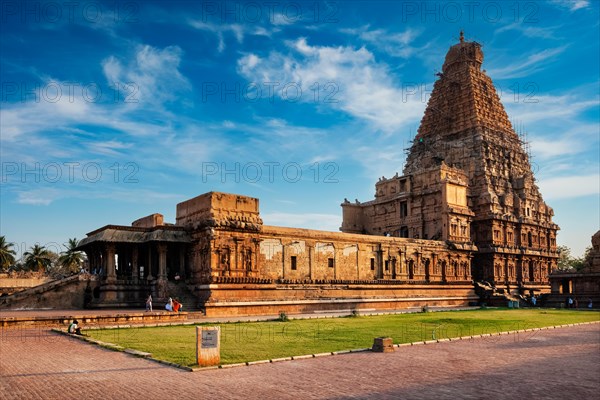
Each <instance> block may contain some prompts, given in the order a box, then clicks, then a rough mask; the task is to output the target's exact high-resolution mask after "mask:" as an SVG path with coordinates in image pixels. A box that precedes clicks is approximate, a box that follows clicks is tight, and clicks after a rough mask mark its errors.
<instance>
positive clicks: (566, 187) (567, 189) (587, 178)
mask: <svg viewBox="0 0 600 400" xmlns="http://www.w3.org/2000/svg"><path fill="white" fill-rule="evenodd" d="M539 187H540V189H541V191H542V193H543V194H544V199H545V200H553V199H566V198H574V197H582V196H590V195H600V174H588V175H571V176H561V177H555V178H546V179H542V180H540V182H539Z"/></svg>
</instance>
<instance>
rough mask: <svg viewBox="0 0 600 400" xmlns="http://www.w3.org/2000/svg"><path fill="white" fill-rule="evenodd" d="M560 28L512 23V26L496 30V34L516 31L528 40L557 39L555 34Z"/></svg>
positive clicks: (558, 26)
mask: <svg viewBox="0 0 600 400" xmlns="http://www.w3.org/2000/svg"><path fill="white" fill-rule="evenodd" d="M560 28H561V26H560V25H557V26H547V27H541V26H532V25H531V24H524V23H521V22H513V23H512V24H508V25H505V26H502V27H500V28H498V29H496V32H495V33H496V34H499V33H504V32H511V31H513V32H514V31H516V32H520V33H521V34H523V35H524V36H526V37H529V38H542V39H558V38H557V37H556V36H555V34H556V32H557V31H559V30H560Z"/></svg>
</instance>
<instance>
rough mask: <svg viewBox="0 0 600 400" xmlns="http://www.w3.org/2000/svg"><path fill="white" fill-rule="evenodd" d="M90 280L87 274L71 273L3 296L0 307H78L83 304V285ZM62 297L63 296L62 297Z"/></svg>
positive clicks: (0, 299)
mask: <svg viewBox="0 0 600 400" xmlns="http://www.w3.org/2000/svg"><path fill="white" fill-rule="evenodd" d="M90 280H91V277H90V276H88V275H85V274H83V275H82V274H77V275H71V276H69V277H67V278H63V279H57V280H54V281H50V282H46V283H44V284H42V285H38V286H34V287H32V288H29V289H25V290H22V291H20V292H17V293H13V294H11V295H9V296H2V297H0V309H2V308H4V309H11V308H39V307H45V308H53V307H56V306H62V307H63V308H64V307H66V308H77V306H83V301H84V299H83V296H84V291H83V287H84V286H85V284H86V283H87V282H88V281H90ZM82 285H84V286H82ZM60 297H63V298H62V299H60ZM71 297H74V298H71ZM55 303H56V304H55ZM79 303H81V305H79Z"/></svg>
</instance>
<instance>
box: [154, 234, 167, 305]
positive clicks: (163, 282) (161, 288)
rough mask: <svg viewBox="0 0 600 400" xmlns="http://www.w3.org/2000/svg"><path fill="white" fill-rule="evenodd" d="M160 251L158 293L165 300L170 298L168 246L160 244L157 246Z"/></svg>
mask: <svg viewBox="0 0 600 400" xmlns="http://www.w3.org/2000/svg"><path fill="white" fill-rule="evenodd" d="M156 247H157V249H158V280H157V282H156V291H157V292H158V297H159V298H161V299H165V298H166V297H167V296H168V293H167V245H166V244H164V243H158V244H157V245H156Z"/></svg>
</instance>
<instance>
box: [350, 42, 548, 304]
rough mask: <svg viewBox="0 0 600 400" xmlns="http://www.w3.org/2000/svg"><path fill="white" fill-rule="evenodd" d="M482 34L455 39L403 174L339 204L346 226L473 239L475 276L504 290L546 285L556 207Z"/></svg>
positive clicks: (457, 243)
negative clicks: (368, 197)
mask: <svg viewBox="0 0 600 400" xmlns="http://www.w3.org/2000/svg"><path fill="white" fill-rule="evenodd" d="M482 63H483V52H482V50H481V45H480V44H478V43H476V42H466V41H464V38H463V35H462V32H461V40H460V43H458V44H456V45H454V46H452V47H451V48H450V50H449V51H448V54H447V55H446V59H445V62H444V65H443V67H442V72H441V73H439V74H438V76H439V79H438V80H437V81H436V82H435V85H434V87H433V91H432V93H431V98H430V100H429V102H428V104H427V108H426V110H425V115H424V116H423V119H422V121H421V125H420V127H419V130H418V133H417V135H416V137H415V139H414V141H413V144H412V147H411V148H410V152H409V154H408V157H407V162H406V166H405V168H404V175H403V176H395V177H393V178H391V179H385V178H381V179H380V180H379V182H377V184H376V185H375V199H374V200H372V201H369V202H365V203H354V204H351V203H348V202H346V203H345V204H343V205H342V207H343V212H344V220H343V223H342V227H341V230H342V231H343V232H356V233H366V234H371V235H378V234H383V233H386V234H390V235H392V236H398V237H408V238H421V239H429V240H442V241H445V242H446V243H451V244H452V246H454V247H457V248H460V247H461V246H468V245H470V244H474V245H475V246H476V247H477V251H476V252H475V253H474V258H473V263H472V273H473V278H474V279H475V280H477V281H483V282H486V283H488V284H490V285H491V286H490V287H492V288H501V289H502V290H504V291H506V292H507V293H513V294H524V293H527V294H530V293H536V292H537V293H538V294H539V293H547V292H548V291H549V281H548V275H549V274H550V272H551V271H553V270H554V269H556V267H557V260H558V253H557V251H556V231H557V230H558V226H557V225H556V224H554V223H553V222H552V216H553V210H552V208H550V207H548V206H547V205H546V203H544V201H543V199H542V196H541V194H540V191H539V188H538V187H537V186H536V184H535V177H534V176H533V173H532V170H531V165H530V163H529V157H528V155H527V153H526V151H525V150H524V148H523V147H524V146H523V142H522V141H521V140H520V139H519V136H518V135H517V134H516V133H515V131H514V129H513V128H512V126H511V123H510V121H509V118H508V115H507V114H506V111H505V110H504V107H503V106H502V104H501V103H500V98H499V97H498V94H497V93H496V90H495V88H494V85H493V83H492V80H491V79H490V78H489V77H488V76H487V75H486V74H485V72H484V71H482V70H481V65H482Z"/></svg>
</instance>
